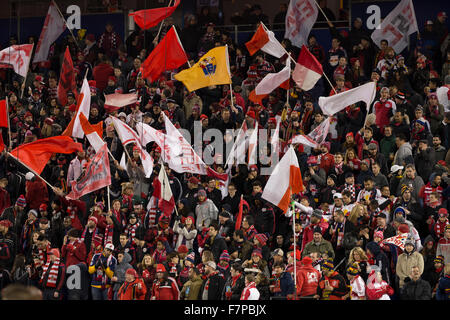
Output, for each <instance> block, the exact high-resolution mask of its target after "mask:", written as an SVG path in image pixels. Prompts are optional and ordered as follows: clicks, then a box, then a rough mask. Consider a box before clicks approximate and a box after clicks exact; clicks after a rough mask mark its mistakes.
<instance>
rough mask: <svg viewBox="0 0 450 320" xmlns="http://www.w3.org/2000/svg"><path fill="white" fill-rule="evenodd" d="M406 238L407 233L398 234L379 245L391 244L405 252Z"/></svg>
mask: <svg viewBox="0 0 450 320" xmlns="http://www.w3.org/2000/svg"><path fill="white" fill-rule="evenodd" d="M407 238H408V233H400V234H398V235H396V236H393V237H390V238H387V239H384V240H383V241H381V244H393V245H394V246H397V247H399V248H400V249H402V250H405V243H406V239H407Z"/></svg>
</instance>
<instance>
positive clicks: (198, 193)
mask: <svg viewBox="0 0 450 320" xmlns="http://www.w3.org/2000/svg"><path fill="white" fill-rule="evenodd" d="M199 196H203V197H206V191H205V190H204V189H201V190H199V191H198V192H197V197H199Z"/></svg>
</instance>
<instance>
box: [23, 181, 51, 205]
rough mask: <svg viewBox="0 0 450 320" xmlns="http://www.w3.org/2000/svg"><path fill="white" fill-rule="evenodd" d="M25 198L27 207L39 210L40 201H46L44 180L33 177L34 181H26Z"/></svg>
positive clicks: (46, 193)
mask: <svg viewBox="0 0 450 320" xmlns="http://www.w3.org/2000/svg"><path fill="white" fill-rule="evenodd" d="M26 190H27V193H26V194H25V200H26V201H27V207H28V209H29V210H30V209H35V210H39V206H40V205H41V204H42V203H48V189H47V185H46V184H45V182H44V181H42V180H40V179H35V180H34V181H27V182H26Z"/></svg>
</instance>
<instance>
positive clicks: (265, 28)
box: [259, 21, 296, 63]
mask: <svg viewBox="0 0 450 320" xmlns="http://www.w3.org/2000/svg"><path fill="white" fill-rule="evenodd" d="M259 23H261V25H262V26H263V28H264V30H266V31H270V30H269V29H268V28H267V27H266V25H265V24H264V23H263V22H262V21H260V22H259ZM275 40H276V41H278V40H277V39H275ZM278 43H280V42H279V41H278ZM280 47H281V48H283V50H284V52H285V53H286V54H287V55H288V57H289V58H290V59H291V61H292V62H294V63H296V61H295V60H294V58H292V57H291V55H290V54H289V52H287V50H286V48H285V47H283V46H282V45H281V43H280Z"/></svg>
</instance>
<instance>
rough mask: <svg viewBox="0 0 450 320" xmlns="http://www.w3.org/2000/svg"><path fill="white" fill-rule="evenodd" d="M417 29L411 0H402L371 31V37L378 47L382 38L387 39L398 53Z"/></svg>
mask: <svg viewBox="0 0 450 320" xmlns="http://www.w3.org/2000/svg"><path fill="white" fill-rule="evenodd" d="M418 31H419V28H418V26H417V19H416V14H415V12H414V5H413V2H412V0H402V1H401V2H400V3H399V4H398V5H397V6H396V7H395V8H394V9H393V10H392V11H391V12H390V13H389V14H388V15H387V17H386V18H384V19H383V22H382V23H381V24H380V25H379V26H378V27H377V28H376V29H375V31H374V32H372V35H371V38H372V40H373V42H374V43H375V44H376V45H377V46H378V47H380V43H381V41H382V40H386V41H388V42H389V46H390V47H392V48H393V49H394V51H395V52H396V53H400V52H402V51H403V49H405V48H406V47H407V46H408V37H409V36H410V35H411V34H413V33H414V32H418Z"/></svg>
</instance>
